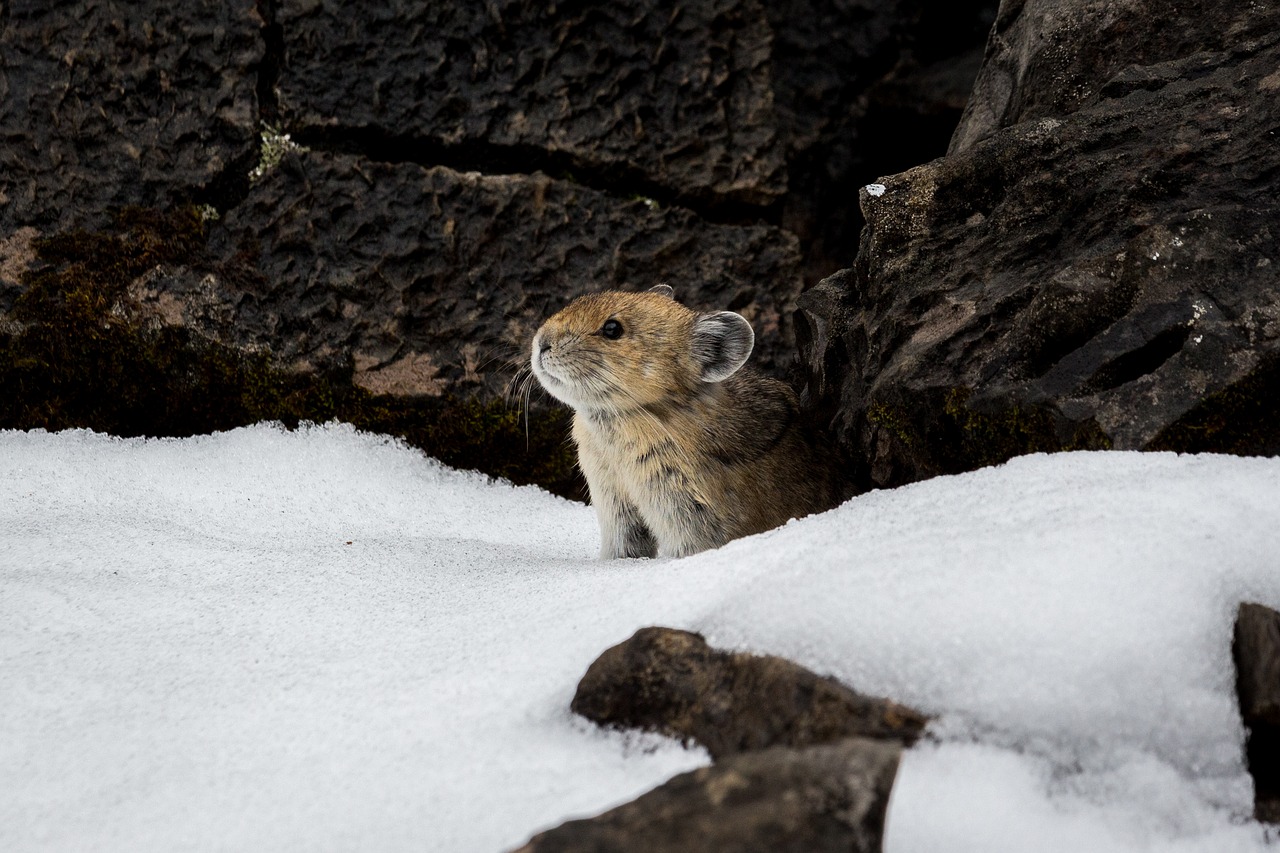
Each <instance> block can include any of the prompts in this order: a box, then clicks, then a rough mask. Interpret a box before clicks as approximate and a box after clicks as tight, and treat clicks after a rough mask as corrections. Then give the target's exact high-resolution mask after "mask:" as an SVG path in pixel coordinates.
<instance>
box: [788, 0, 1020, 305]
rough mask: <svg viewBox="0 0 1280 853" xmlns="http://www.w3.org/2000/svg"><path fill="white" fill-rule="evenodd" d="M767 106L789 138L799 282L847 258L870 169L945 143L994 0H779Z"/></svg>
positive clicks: (929, 153) (885, 168)
mask: <svg viewBox="0 0 1280 853" xmlns="http://www.w3.org/2000/svg"><path fill="white" fill-rule="evenodd" d="M765 8H766V14H767V15H768V17H769V23H770V25H771V27H772V28H773V32H774V42H773V51H772V59H773V61H772V74H773V92H774V103H775V105H776V111H777V120H778V125H779V130H780V135H781V138H782V139H783V140H784V141H785V143H786V157H787V172H788V185H787V195H786V197H785V199H784V201H783V210H782V224H783V226H784V227H786V228H787V229H788V230H790V231H792V232H793V233H794V234H796V236H797V237H798V238H799V239H800V243H801V246H802V248H803V250H804V253H805V281H806V284H807V285H809V286H812V285H814V284H816V283H817V282H818V281H819V280H820V279H822V278H824V277H826V276H827V275H830V274H831V273H833V272H835V271H836V270H838V269H840V268H841V267H845V266H848V265H849V264H850V263H852V262H853V259H854V256H855V255H856V254H857V248H858V232H859V231H860V230H861V228H862V225H863V219H862V214H861V211H859V209H858V206H857V205H856V204H851V203H850V198H852V197H854V196H855V195H856V193H857V190H858V187H860V186H862V185H863V184H866V183H868V182H870V181H872V180H873V179H874V178H875V177H876V176H877V175H883V174H886V173H888V172H896V171H899V170H901V169H906V168H909V167H911V166H914V165H916V164H918V163H923V162H925V161H928V160H932V159H933V158H935V157H938V156H940V155H941V154H943V153H944V152H945V151H946V148H947V141H948V140H949V139H950V138H951V134H952V131H953V130H954V129H955V126H956V122H957V121H958V120H959V118H960V115H961V111H962V110H963V109H964V106H965V101H966V99H967V98H968V94H969V90H970V89H971V88H972V86H973V80H974V77H975V76H976V75H977V73H978V65H979V61H980V60H981V56H982V45H983V43H984V41H985V40H986V35H987V31H988V30H989V29H990V25H991V21H992V20H993V19H994V17H995V11H996V2H995V0H954V1H953V2H950V3H946V4H939V3H929V2H922V0H837V1H836V2H828V1H827V0H779V2H771V3H768V4H765Z"/></svg>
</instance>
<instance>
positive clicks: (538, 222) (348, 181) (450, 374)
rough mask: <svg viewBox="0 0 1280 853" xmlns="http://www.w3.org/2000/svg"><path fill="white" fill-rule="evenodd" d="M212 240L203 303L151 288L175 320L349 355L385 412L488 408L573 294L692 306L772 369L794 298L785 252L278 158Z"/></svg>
mask: <svg viewBox="0 0 1280 853" xmlns="http://www.w3.org/2000/svg"><path fill="white" fill-rule="evenodd" d="M220 234H221V235H222V237H221V238H220V239H219V240H218V241H217V242H218V243H219V246H218V247H217V249H216V251H219V252H221V253H222V254H223V256H224V257H225V258H226V260H227V262H228V263H231V262H235V263H238V264H240V265H242V266H245V267H247V268H248V269H249V270H250V274H246V275H243V276H241V279H242V281H241V283H240V284H239V286H235V285H236V282H235V281H234V280H233V279H225V278H224V279H223V280H222V281H220V282H219V284H218V285H217V287H215V288H214V296H213V297H212V300H213V304H211V301H210V300H211V297H210V296H209V288H208V284H207V282H205V281H204V280H203V279H201V278H194V277H192V276H185V277H179V278H178V279H176V280H173V279H165V278H163V277H159V278H157V279H155V280H154V281H152V282H151V283H150V284H149V288H150V291H151V292H152V293H154V294H155V297H154V298H157V299H158V298H160V294H163V293H169V294H170V295H171V296H173V297H174V299H176V300H177V303H178V304H180V305H181V306H182V312H183V314H184V319H189V320H190V321H191V322H194V323H198V324H200V326H201V328H202V329H203V330H205V331H206V333H208V334H211V335H213V336H215V337H217V338H218V339H219V340H221V341H224V342H227V343H232V344H234V345H237V346H241V347H270V349H271V351H272V352H273V353H274V355H275V356H276V357H277V358H278V359H280V360H281V361H282V362H284V363H285V364H289V365H296V366H297V367H298V368H299V369H310V368H313V367H317V366H319V365H321V364H323V363H325V362H326V361H328V360H331V359H333V358H334V357H335V356H339V357H346V356H348V355H349V356H350V358H351V359H352V361H353V366H354V369H355V381H356V383H357V384H359V385H361V386H363V387H365V388H367V389H368V390H370V391H372V392H374V393H376V394H388V395H392V396H398V397H412V396H421V395H426V396H440V395H441V394H447V393H479V392H484V393H485V394H487V395H490V396H492V395H501V394H502V393H503V391H504V389H505V388H506V386H507V385H508V384H510V382H511V380H512V379H513V377H514V376H515V374H516V371H517V369H518V368H519V367H520V366H523V365H524V363H525V361H526V358H527V356H526V346H527V344H528V341H529V340H530V339H531V338H532V335H533V332H534V331H536V329H537V327H538V326H539V325H540V324H541V322H542V321H543V320H544V319H546V318H547V317H548V316H550V315H551V314H552V313H554V312H555V311H557V310H559V309H560V308H561V307H563V306H564V305H565V304H567V303H568V302H569V301H571V300H572V299H574V298H576V297H577V296H580V295H582V294H583V293H586V292H591V291H596V290H604V289H625V290H637V289H644V288H648V287H651V286H653V285H655V284H659V283H663V282H665V283H667V284H670V285H671V286H672V287H673V288H675V290H676V296H677V298H678V299H679V300H680V301H681V302H683V303H685V304H687V305H689V306H691V307H694V308H707V309H721V308H732V309H734V310H736V311H739V312H741V313H742V314H743V315H744V316H746V317H747V318H748V319H749V320H751V321H752V323H753V325H754V327H755V331H756V334H757V339H756V340H757V349H756V353H755V355H754V356H753V358H754V361H755V363H757V364H759V365H761V366H762V367H764V368H765V369H773V370H775V371H776V370H779V369H781V368H783V367H785V365H786V363H787V361H788V360H789V358H790V353H791V343H790V342H791V340H792V333H791V326H790V318H791V315H792V313H793V310H794V306H795V299H796V297H797V296H798V295H799V292H800V287H801V281H800V276H799V268H798V267H799V253H798V251H797V248H796V244H795V240H794V238H792V237H791V236H790V235H789V234H787V233H786V232H783V231H780V230H779V229H776V228H772V227H769V226H738V227H734V226H724V225H715V224H711V223H708V222H706V221H704V220H702V219H700V218H698V217H697V216H694V215H693V214H691V213H690V212H689V211H687V210H685V209H683V208H670V207H657V206H654V205H651V204H647V203H645V202H643V201H638V200H633V201H626V200H621V199H617V198H614V197H612V196H609V195H606V194H604V193H601V192H597V191H594V190H589V189H586V188H584V187H582V186H580V185H577V184H573V183H570V182H566V181H557V180H552V179H550V178H547V177H545V176H543V175H529V176H525V175H513V176H489V175H481V174H478V173H466V174H464V173H459V172H455V171H453V170H451V169H448V168H444V167H434V168H423V167H421V166H418V165H415V164H412V163H400V164H387V163H377V162H372V161H369V160H366V159H364V158H360V157H355V156H349V155H338V154H326V153H320V152H314V153H303V154H294V155H290V156H288V157H286V158H285V160H284V161H283V162H282V163H281V165H280V167H279V168H277V169H275V170H274V171H273V172H271V173H270V174H269V175H268V176H267V177H266V178H265V179H264V180H263V181H261V182H260V183H259V184H257V185H255V186H254V188H253V189H252V190H251V191H250V194H249V197H248V199H247V200H246V201H245V202H244V203H243V204H241V205H240V206H238V207H237V208H236V209H234V210H233V211H231V212H230V213H228V214H227V216H226V217H225V220H224V222H223V227H222V228H221V229H220Z"/></svg>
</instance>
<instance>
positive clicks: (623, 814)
mask: <svg viewBox="0 0 1280 853" xmlns="http://www.w3.org/2000/svg"><path fill="white" fill-rule="evenodd" d="M901 752H902V746H901V745H900V744H897V743H893V742H886V741H878V740H869V739H865V738H848V739H845V740H840V741H837V742H835V743H832V744H828V745H823V746H811V747H808V748H805V749H790V748H786V747H775V748H772V749H766V750H762V751H760V752H748V753H744V754H742V755H735V756H732V757H730V758H727V759H725V760H724V761H723V762H721V763H719V764H717V765H716V766H714V767H708V768H705V769H702V770H695V771H693V772H692V773H684V774H681V775H680V776H676V777H675V778H674V779H672V780H671V781H669V782H667V783H666V784H665V785H662V786H660V787H658V788H655V789H654V790H652V791H650V792H649V793H647V794H645V795H644V796H642V797H640V798H639V799H637V800H635V801H633V802H630V803H627V804H626V805H622V806H619V807H618V808H616V809H613V810H611V811H608V812H605V813H604V814H602V815H599V816H598V817H594V818H590V819H587V820H574V821H569V822H568V823H565V824H562V825H560V826H558V827H556V828H555V829H551V830H548V831H546V832H543V833H540V834H539V835H536V836H534V837H533V838H532V839H531V840H530V841H529V843H528V844H526V845H524V846H523V847H521V848H520V853H552V851H563V853H571V851H583V853H586V851H592V853H604V851H632V850H634V851H637V853H640V852H641V851H643V853H665V851H671V853H686V851H691V850H715V851H721V853H755V851H759V853H785V851H795V853H823V851H833V853H834V851H841V853H849V852H850V851H867V853H870V851H878V850H880V849H881V839H882V836H883V834H884V818H885V810H886V808H887V807H888V801H889V793H890V790H891V789H892V786H893V779H894V775H895V774H896V773H897V768H898V761H899V758H900V756H901Z"/></svg>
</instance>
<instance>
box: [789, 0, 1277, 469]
mask: <svg viewBox="0 0 1280 853" xmlns="http://www.w3.org/2000/svg"><path fill="white" fill-rule="evenodd" d="M1044 5H1045V4H1036V3H1030V2H1028V3H1026V4H1025V5H1024V4H1022V3H1017V2H1012V3H1010V2H1006V3H1005V4H1003V6H1002V10H1001V16H1000V21H999V24H998V26H997V29H996V31H995V33H994V34H993V36H992V40H991V43H990V45H989V49H988V56H987V59H986V66H985V67H986V69H987V70H984V72H983V78H982V79H983V80H986V81H987V82H985V83H981V84H980V85H979V96H978V97H979V99H986V100H985V101H982V100H979V101H977V102H975V104H974V105H972V106H971V108H970V112H969V115H968V118H967V119H966V122H965V124H964V125H962V127H961V130H960V131H959V132H958V135H957V142H956V144H955V146H954V150H953V152H952V153H951V154H950V155H948V156H947V157H944V158H942V159H939V160H936V161H934V162H932V163H929V164H927V165H924V166H920V167H918V168H915V169H912V170H910V171H907V172H904V173H902V174H898V175H893V176H891V177H888V178H884V179H882V180H881V181H880V182H879V185H878V186H869V187H867V188H865V189H864V190H862V192H861V194H860V202H861V205H862V209H863V211H864V213H865V214H866V217H867V222H868V225H867V227H866V229H865V230H864V232H863V236H862V243H861V247H860V251H859V256H858V260H857V263H856V264H855V265H854V266H853V267H852V268H851V269H849V270H846V271H843V272H841V273H840V274H837V275H836V276H833V277H831V278H830V279H828V280H827V281H825V282H823V283H822V285H820V286H819V287H817V288H815V289H814V290H812V291H810V292H809V293H807V294H805V296H804V297H803V298H802V315H801V321H800V329H799V331H800V337H801V342H802V348H803V351H804V357H805V362H806V396H807V399H808V400H809V401H810V402H811V404H812V405H814V406H815V408H816V409H817V410H818V411H819V413H820V416H821V417H823V418H825V419H826V420H827V421H828V422H829V423H830V424H831V425H832V428H833V429H834V431H835V432H836V434H837V437H838V439H839V441H840V442H841V444H842V445H843V447H844V449H845V450H846V451H847V452H848V454H849V455H850V456H851V457H853V458H856V459H860V460H863V461H862V462H861V463H860V464H859V465H858V466H857V467H858V470H857V471H855V472H853V473H854V479H855V480H856V481H857V483H858V485H859V486H860V487H862V488H868V487H875V486H891V485H896V484H900V483H905V482H910V481H913V480H917V479H921V478H923V477H928V476H931V475H934V474H940V473H949V472H957V471H962V470H967V469H970V468H973V467H977V466H980V465H984V464H991V463H994V462H999V461H1001V460H1003V459H1007V458H1009V457H1010V456H1013V455H1015V454H1018V453H1024V452H1030V451H1036V450H1060V449H1070V448H1118V449H1175V450H1196V451H1202V450H1219V451H1231V452H1242V453H1275V452H1280V411H1278V410H1277V407H1278V406H1280V397H1277V396H1276V395H1275V394H1274V393H1273V392H1272V390H1271V389H1273V388H1274V387H1275V385H1276V382H1277V380H1280V266H1278V265H1277V263H1276V261H1277V260H1280V258H1277V257H1276V253H1277V250H1276V247H1277V245H1278V244H1277V234H1276V231H1275V228H1276V226H1275V222H1276V221H1277V213H1278V212H1280V197H1277V195H1276V193H1275V186H1274V176H1275V174H1276V170H1277V167H1278V166H1280V146H1277V145H1276V144H1275V128H1276V122H1277V115H1278V110H1277V106H1276V105H1277V103H1280V101H1278V100H1277V97H1276V95H1277V93H1278V92H1280V76H1278V75H1277V71H1276V69H1277V68H1280V34H1278V33H1280V28H1278V27H1277V26H1276V24H1277V23H1280V10H1277V9H1276V7H1275V6H1274V5H1268V4H1247V5H1246V4H1222V5H1220V6H1215V7H1212V8H1199V9H1198V11H1197V12H1196V14H1195V15H1191V14H1190V12H1188V15H1187V22H1186V23H1187V26H1188V27H1193V28H1194V31H1195V32H1196V33H1199V36H1198V37H1193V36H1192V35H1188V34H1187V33H1186V32H1182V31H1180V32H1179V33H1178V35H1177V36H1176V38H1175V37H1171V36H1169V35H1168V32H1169V31H1170V30H1171V28H1165V27H1159V26H1156V25H1155V22H1156V21H1158V20H1163V12H1159V13H1157V12H1155V11H1152V9H1149V8H1148V7H1149V6H1150V4H1147V3H1140V2H1133V3H1122V4H1105V5H1106V7H1107V8H1106V14H1105V15H1103V17H1102V18H1101V19H1099V18H1097V16H1096V15H1095V16H1093V17H1091V15H1093V12H1095V11H1098V10H1100V9H1102V7H1103V5H1104V4H1099V3H1094V2H1085V0H1074V2H1069V3H1065V4H1063V3H1058V4H1054V10H1055V11H1054V14H1052V15H1050V14H1048V13H1047V12H1044V13H1041V12H1039V11H1037V10H1039V9H1040V8H1041V7H1042V6H1044ZM1175 5H1177V4H1175ZM1152 8H1154V7H1152ZM1161 9H1163V7H1161ZM1099 14H1101V12H1099ZM1064 20H1075V21H1078V22H1083V23H1079V25H1073V26H1063V27H1062V28H1053V29H1051V30H1044V29H1043V28H1044V27H1046V26H1049V25H1050V24H1054V25H1055V26H1056V25H1057V24H1060V23H1061V22H1062V21H1064ZM1102 20H1105V26H1104V25H1103V24H1102V23H1100V21H1102ZM1091 21H1092V22H1094V25H1092V26H1086V24H1088V23H1089V22H1091ZM1037 28H1040V29H1037ZM1024 31H1025V32H1024ZM1222 33H1231V34H1234V35H1233V36H1232V37H1231V38H1224V37H1223V35H1222ZM1011 34H1019V35H1018V37H1017V38H1014V37H1013V35H1011ZM1051 36H1052V37H1051ZM1170 39H1172V40H1170ZM1077 48H1079V50H1084V51H1088V52H1089V55H1093V53H1095V52H1096V53H1098V54H1099V55H1103V54H1108V51H1115V52H1118V53H1119V56H1110V58H1109V59H1108V60H1107V63H1105V64H1104V66H1103V70H1102V71H1100V72H1097V74H1098V75H1100V76H1099V79H1092V78H1089V76H1088V73H1087V68H1088V64H1087V63H1077V62H1076V61H1075V60H1074V59H1072V57H1073V56H1075V55H1076V54H1075V51H1076V49H1077ZM1108 55H1109V54H1108ZM1055 57H1056V58H1057V59H1056V60H1055ZM1055 61H1057V62H1058V63H1059V65H1058V66H1055V65H1053V63H1054V62H1055ZM1008 67H1017V68H1021V69H1024V73H1022V75H1021V76H1017V75H1014V76H1012V77H1009V76H1008V75H1006V76H1005V77H1001V78H1000V79H1005V80H1007V81H1011V82H1009V83H1008V85H1009V86H1012V87H1013V88H1012V91H1011V92H1010V93H1007V94H1006V95H1002V96H1001V97H999V98H997V97H996V96H995V95H993V94H991V93H992V92H996V91H997V90H1000V86H999V85H997V84H996V83H994V82H991V81H992V80H994V79H995V77H996V76H998V69H1001V68H1008ZM1052 68H1059V70H1060V71H1061V74H1060V75H1059V74H1055V73H1050V71H1049V70H1046V69H1052ZM993 69H994V70H993ZM1026 69H1040V70H1039V71H1036V72H1035V73H1032V71H1030V70H1026ZM1106 69H1112V71H1113V72H1114V73H1112V72H1111V71H1107V70H1106ZM1116 69H1118V70H1116ZM1107 74H1110V76H1105V75H1107ZM1102 77H1105V79H1102ZM1060 78H1061V79H1060ZM1089 79H1092V82H1091V83H1089V85H1086V84H1085V82H1082V81H1085V80H1089ZM1045 80H1049V81H1050V82H1047V83H1046V82H1044V81H1045ZM1063 81H1066V82H1063ZM1072 81H1074V83H1073V82H1072ZM1068 84H1071V85H1068ZM1057 85H1062V86H1065V87H1066V88H1064V89H1063V91H1062V92H1059V93H1058V94H1053V93H1052V92H1050V93H1048V94H1045V87H1046V86H1048V87H1049V88H1050V89H1052V88H1053V87H1054V86H1057ZM1001 91H1002V90H1001ZM997 101H999V104H1003V106H1000V107H999V109H997V104H996V102H997ZM983 103H987V106H985V107H984V106H983ZM1016 105H1022V106H1021V107H1017V106H1016ZM1025 115H1034V116H1035V118H1033V119H1030V120H1025V121H1020V123H1013V122H1019V119H1020V118H1021V117H1023V116H1025ZM990 116H997V118H990ZM1006 123H1009V126H1007V127H1004V126H1002V125H1003V124H1006Z"/></svg>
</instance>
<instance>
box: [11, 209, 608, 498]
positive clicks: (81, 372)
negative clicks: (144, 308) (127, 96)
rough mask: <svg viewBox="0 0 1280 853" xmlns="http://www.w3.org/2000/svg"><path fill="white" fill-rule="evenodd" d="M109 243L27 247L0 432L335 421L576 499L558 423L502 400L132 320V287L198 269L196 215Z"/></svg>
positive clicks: (168, 430) (130, 217) (120, 225)
mask: <svg viewBox="0 0 1280 853" xmlns="http://www.w3.org/2000/svg"><path fill="white" fill-rule="evenodd" d="M114 219H115V224H114V226H113V227H112V228H111V229H109V230H107V231H104V232H84V231H73V232H68V233H64V234H58V235H54V236H51V237H47V238H41V239H38V240H36V241H35V244H34V249H35V252H36V256H37V258H38V260H39V265H38V266H37V267H36V268H34V269H32V270H30V271H28V272H27V273H26V274H25V275H24V276H23V279H22V284H23V286H24V290H23V292H22V293H21V294H20V295H19V296H18V298H17V299H16V301H15V303H14V306H13V310H12V311H11V312H10V314H9V318H8V319H9V322H8V323H6V324H5V325H4V326H3V331H0V428H7V429H35V428H43V429H47V430H62V429H71V428H88V429H93V430H97V431H100V432H107V433H111V434H115V435H122V436H143V435H145V436H187V435H194V434H198V433H207V432H213V431H218V430H226V429H231V428H234V427H237V426H243V425H246V424H251V423H257V422H260V421H277V422H280V423H283V424H285V425H286V426H288V427H291V428H292V427H296V426H297V425H298V424H300V423H304V422H325V421H329V420H334V419H337V420H341V421H346V422H348V423H351V424H353V425H355V426H356V427H358V428H360V429H365V430H369V431H373V432H380V433H387V434H391V435H396V436H398V437H400V438H402V439H404V440H405V441H407V442H408V443H409V444H411V445H413V446H415V447H418V448H421V449H422V450H423V451H425V452H426V453H428V454H430V455H431V456H434V457H436V458H438V459H440V460H441V461H443V462H444V463H446V464H448V465H452V466H455V467H459V468H472V469H475V470H479V471H483V472H485V473H487V474H491V475H493V476H498V477H504V478H506V479H509V480H511V481H513V482H515V483H520V484H526V483H536V484H538V485H541V486H543V487H545V488H547V489H549V490H551V491H553V492H556V493H558V494H561V495H566V496H571V497H576V498H581V497H582V496H583V486H582V483H581V479H580V477H579V476H578V475H577V473H576V471H575V468H574V456H573V451H572V448H571V447H570V446H569V444H568V442H567V441H566V438H567V436H568V417H567V415H566V414H565V413H561V412H557V411H548V410H545V409H534V410H533V411H530V412H528V413H527V414H524V413H522V412H521V411H520V410H519V409H518V408H516V407H515V406H513V405H512V404H510V403H508V402H507V401H506V400H502V399H485V398H482V397H474V398H469V397H462V396H457V395H452V396H444V397H422V398H398V397H397V398H392V397H385V396H375V395H373V394H371V393H369V392H368V391H366V390H365V389H363V388H360V387H359V386H357V385H355V384H353V382H352V372H353V371H352V365H351V363H350V359H349V358H347V359H345V360H338V361H336V362H335V363H334V364H331V365H328V366H326V367H324V368H323V369H319V370H312V371H309V372H293V371H288V370H285V369H283V368H282V367H281V366H279V365H277V364H276V363H275V362H274V361H273V360H272V358H271V357H270V355H269V354H267V353H263V352H253V351H247V350H244V349H240V348H236V347H231V346H227V345H224V344H222V343H219V342H217V341H213V340H210V339H208V338H206V337H204V336H201V335H199V334H198V333H195V332H193V331H192V330H190V329H188V328H185V327H181V326H164V325H156V324H154V323H148V322H144V321H142V320H139V319H137V317H136V316H135V315H134V314H133V312H130V311H129V310H127V304H126V303H127V301H128V288H129V285H130V284H131V283H132V282H134V281H135V280H137V279H138V278H139V277H140V276H142V275H145V274H147V273H148V272H150V271H152V270H154V269H156V268H157V267H161V266H193V265H199V264H201V263H204V262H207V260H208V259H207V258H206V256H205V236H206V235H205V228H204V222H203V219H202V217H201V216H200V213H199V211H198V210H196V209H195V208H182V209H177V210H172V211H163V212H161V211H154V210H139V209H129V210H123V211H120V212H118V213H116V214H115V216H114Z"/></svg>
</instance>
